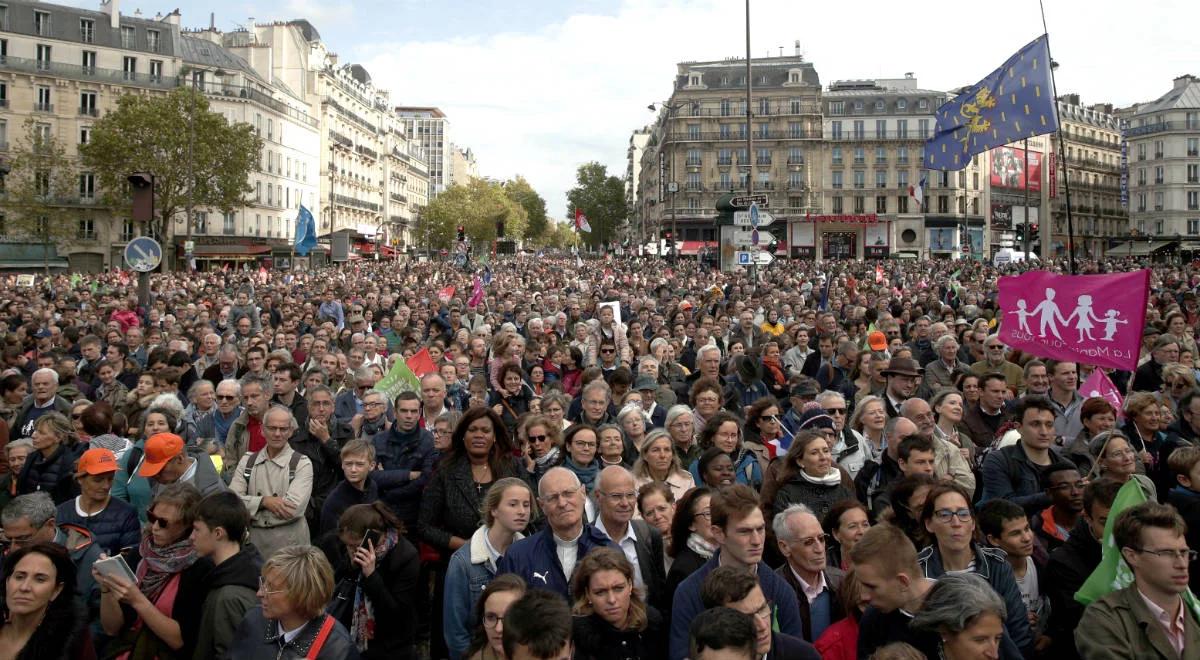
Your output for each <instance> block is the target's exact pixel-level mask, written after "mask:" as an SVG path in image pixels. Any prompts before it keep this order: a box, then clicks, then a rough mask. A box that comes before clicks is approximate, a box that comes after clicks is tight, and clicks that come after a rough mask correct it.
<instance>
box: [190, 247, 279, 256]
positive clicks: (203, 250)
mask: <svg viewBox="0 0 1200 660" xmlns="http://www.w3.org/2000/svg"><path fill="white" fill-rule="evenodd" d="M270 252H271V246H270V245H197V246H196V247H195V249H194V250H193V251H192V254H194V255H195V256H196V258H197V259H203V258H207V259H219V258H222V257H253V256H257V255H260V254H269V253H270Z"/></svg>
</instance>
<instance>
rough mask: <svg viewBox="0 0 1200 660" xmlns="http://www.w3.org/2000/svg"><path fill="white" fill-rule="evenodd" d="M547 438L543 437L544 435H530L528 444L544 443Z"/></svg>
mask: <svg viewBox="0 0 1200 660" xmlns="http://www.w3.org/2000/svg"><path fill="white" fill-rule="evenodd" d="M547 437H549V436H545V435H531V436H529V441H530V442H545V441H546V438H547Z"/></svg>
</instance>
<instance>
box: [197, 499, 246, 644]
mask: <svg viewBox="0 0 1200 660" xmlns="http://www.w3.org/2000/svg"><path fill="white" fill-rule="evenodd" d="M249 528H250V513H249V511H247V510H246V507H245V506H243V505H242V501H241V498H239V497H238V496H237V494H236V493H233V492H231V491H222V492H218V493H214V494H212V495H209V496H208V497H206V498H204V499H203V500H201V501H200V504H199V505H198V506H197V507H196V522H195V530H193V532H192V540H193V541H194V542H195V544H196V553H197V554H199V555H200V556H202V557H208V558H209V559H211V560H212V562H213V564H215V566H214V567H213V569H212V571H211V572H209V574H208V578H207V579H205V580H204V585H205V587H206V588H207V591H206V592H205V595H204V606H203V610H202V613H201V619H200V628H199V635H198V636H197V638H196V652H195V656H194V657H195V658H196V660H201V659H206V658H222V657H225V654H226V652H227V651H228V650H229V645H230V642H232V641H233V633H234V631H235V630H237V627H238V624H240V623H241V621H242V619H243V618H244V617H245V615H246V612H248V611H249V610H251V609H252V608H254V607H255V606H257V605H258V596H257V591H258V578H259V575H261V574H262V564H263V560H262V557H261V556H259V554H258V549H257V548H255V547H254V545H253V544H251V543H245V544H243V543H242V540H243V539H244V538H246V530H248V529H249Z"/></svg>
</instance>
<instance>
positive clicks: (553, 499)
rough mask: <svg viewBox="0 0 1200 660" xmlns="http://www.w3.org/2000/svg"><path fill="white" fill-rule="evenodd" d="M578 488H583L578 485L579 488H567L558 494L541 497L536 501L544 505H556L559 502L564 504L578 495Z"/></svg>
mask: <svg viewBox="0 0 1200 660" xmlns="http://www.w3.org/2000/svg"><path fill="white" fill-rule="evenodd" d="M580 488H583V486H582V485H579V486H575V487H573V488H567V489H565V490H563V491H561V492H558V493H551V494H549V495H542V496H541V497H539V498H538V499H539V500H541V501H542V502H543V503H546V504H557V503H559V502H566V501H568V500H570V499H571V498H572V497H575V493H578V492H579V489H580Z"/></svg>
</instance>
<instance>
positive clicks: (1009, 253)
mask: <svg viewBox="0 0 1200 660" xmlns="http://www.w3.org/2000/svg"><path fill="white" fill-rule="evenodd" d="M1026 259H1028V260H1030V261H1037V260H1038V256H1037V255H1036V254H1034V253H1033V252H1030V253H1029V254H1026V253H1024V252H1021V251H1019V250H1014V249H1012V248H1000V250H999V251H997V252H996V256H995V257H994V258H993V259H992V265H993V266H1004V265H1006V264H1015V263H1020V262H1022V261H1025V260H1026Z"/></svg>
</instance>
